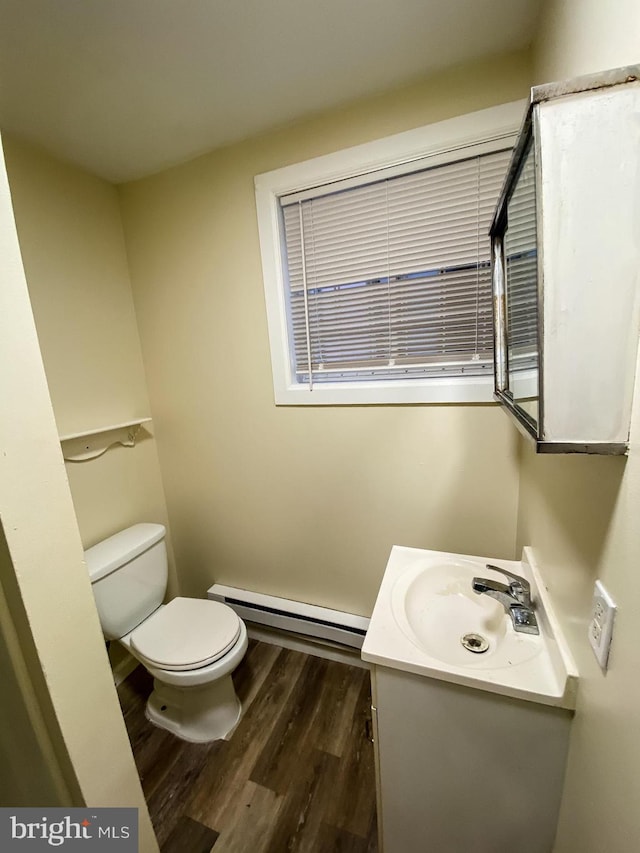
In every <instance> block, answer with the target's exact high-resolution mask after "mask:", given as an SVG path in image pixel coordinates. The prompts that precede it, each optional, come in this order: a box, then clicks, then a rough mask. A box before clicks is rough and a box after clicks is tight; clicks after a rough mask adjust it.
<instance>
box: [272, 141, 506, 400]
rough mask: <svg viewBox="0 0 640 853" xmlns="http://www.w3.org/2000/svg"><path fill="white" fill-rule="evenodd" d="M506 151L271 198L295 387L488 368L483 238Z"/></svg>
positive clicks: (487, 265) (488, 273)
mask: <svg viewBox="0 0 640 853" xmlns="http://www.w3.org/2000/svg"><path fill="white" fill-rule="evenodd" d="M509 155H510V152H509V151H499V152H497V153H492V154H486V155H482V156H477V157H473V158H469V159H464V160H460V161H458V162H454V163H449V164H447V165H444V166H436V167H433V168H431V169H423V170H422V171H416V172H413V173H411V174H405V175H401V176H397V177H391V178H387V179H386V180H381V181H377V182H375V181H374V182H371V183H368V184H366V185H363V186H358V187H351V188H348V189H344V190H342V191H337V192H333V193H330V194H324V195H318V196H317V197H312V198H305V199H303V200H299V201H292V202H289V203H287V200H286V199H283V200H281V208H282V216H283V221H284V234H285V253H286V257H285V266H286V270H287V293H286V296H287V302H288V308H289V334H290V352H291V354H292V362H293V364H292V369H293V372H294V374H295V376H296V380H297V381H298V382H302V383H306V384H308V385H309V386H312V385H313V384H314V383H322V382H340V381H350V382H352V381H357V380H372V379H376V378H384V379H385V380H389V379H407V378H414V377H429V376H458V375H471V376H477V375H485V374H490V373H491V370H492V353H493V323H492V307H491V264H490V244H489V238H488V236H487V231H488V228H489V225H490V222H491V218H492V215H493V211H494V208H495V205H496V202H497V198H498V194H499V192H500V188H501V186H502V182H503V178H504V175H505V172H506V168H507V165H508V161H509ZM324 192H325V193H326V189H325V190H324Z"/></svg>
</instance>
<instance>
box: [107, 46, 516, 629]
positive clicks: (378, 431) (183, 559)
mask: <svg viewBox="0 0 640 853" xmlns="http://www.w3.org/2000/svg"><path fill="white" fill-rule="evenodd" d="M529 83H530V67H529V57H528V55H526V54H514V55H508V56H504V57H500V58H496V59H493V60H491V61H485V62H480V63H475V64H473V65H470V66H465V67H461V68H456V69H453V70H450V71H448V72H447V73H446V74H445V73H443V74H439V75H438V76H437V77H434V78H431V79H430V80H428V81H426V82H422V83H419V84H415V85H413V86H411V87H409V88H407V89H404V90H401V91H399V92H394V93H391V94H388V95H384V96H380V97H376V98H372V99H369V100H366V101H361V102H359V103H357V104H355V105H352V106H351V107H349V108H345V109H341V110H337V111H333V112H331V113H329V114H326V115H323V116H319V117H317V118H315V119H313V120H311V121H306V122H304V123H302V124H297V125H294V126H292V127H289V128H285V129H282V130H280V131H278V132H274V133H270V134H268V135H265V136H262V137H260V138H258V139H254V140H251V141H248V142H245V143H242V144H238V145H234V146H232V147H229V148H227V149H222V150H219V151H217V152H213V153H211V154H209V155H207V156H204V157H201V158H199V159H197V160H194V161H192V162H190V163H187V164H185V165H183V166H180V167H177V168H174V169H171V170H169V171H166V172H163V173H161V174H159V175H157V176H154V177H151V178H149V179H146V180H142V181H139V182H135V183H132V184H128V185H125V186H123V187H121V201H122V210H123V218H124V225H125V234H126V239H127V249H128V254H129V260H130V272H131V277H132V285H133V290H134V299H135V304H136V312H137V317H138V324H139V329H140V334H141V341H142V347H143V353H144V359H145V364H146V369H147V377H148V386H149V393H150V397H151V401H152V405H153V411H154V416H155V423H156V429H157V436H158V443H159V451H160V459H161V464H162V472H163V478H164V483H165V488H166V492H167V497H168V505H169V512H170V516H171V524H172V532H173V536H174V547H175V550H176V559H177V563H178V566H179V571H180V577H181V583H182V586H183V589H184V591H185V592H186V593H187V594H191V595H202V594H203V593H204V591H205V590H206V588H207V587H208V586H209V585H210V584H211V583H212V582H213V581H214V580H217V581H219V582H222V583H228V584H231V585H237V586H240V587H246V588H248V589H253V590H258V591H264V592H268V593H271V594H276V595H282V596H285V597H290V598H295V599H300V600H305V601H311V602H313V603H317V604H323V605H327V606H331V607H335V608H338V609H344V610H347V611H352V612H356V613H362V614H369V613H370V611H371V608H372V605H373V602H374V600H375V596H376V593H377V589H378V585H379V581H380V578H381V574H382V572H383V570H384V566H385V564H386V560H387V557H388V554H389V550H390V548H391V546H392V544H394V543H401V544H404V545H412V546H418V547H429V548H436V549H452V550H455V551H460V552H467V553H479V554H487V555H494V556H502V557H512V556H513V554H514V545H515V517H516V504H517V494H518V478H517V458H516V454H515V445H516V438H515V435H514V433H513V431H512V430H511V427H510V425H509V424H508V423H507V420H506V418H505V416H504V415H503V414H502V413H501V412H499V411H498V410H497V409H496V408H495V407H493V406H476V407H462V406H450V407H447V406H397V407H392V406H387V407H381V406H371V407H323V408H308V407H307V408H292V407H280V408H276V407H275V405H274V403H273V388H272V380H271V369H270V360H269V359H270V356H269V346H268V339H267V323H266V316H265V306H264V296H263V288H262V271H261V266H260V254H259V245H258V232H257V225H256V211H255V197H254V187H253V178H254V175H256V174H258V173H260V172H264V171H267V170H270V169H275V168H277V167H280V166H283V165H285V164H287V163H292V162H297V161H300V160H304V159H307V158H310V157H314V156H316V155H320V154H324V153H327V152H330V151H333V150H338V149H340V148H344V147H347V146H350V145H354V144H358V143H361V142H365V141H367V140H370V139H373V138H376V137H380V136H384V135H388V134H391V133H396V132H399V131H403V130H407V129H409V128H412V127H416V126H420V125H423V124H428V123H430V122H433V121H437V120H440V119H444V118H448V117H451V116H454V115H459V114H463V113H466V112H470V111H473V110H477V109H481V108H484V107H487V106H491V105H493V104H497V103H501V102H507V101H512V100H515V99H518V98H522V97H525V96H526V94H527V88H528V85H529Z"/></svg>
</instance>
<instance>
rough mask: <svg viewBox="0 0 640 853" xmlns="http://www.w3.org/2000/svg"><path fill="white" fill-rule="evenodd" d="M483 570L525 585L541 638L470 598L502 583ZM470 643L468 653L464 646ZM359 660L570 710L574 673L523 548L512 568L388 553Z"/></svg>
mask: <svg viewBox="0 0 640 853" xmlns="http://www.w3.org/2000/svg"><path fill="white" fill-rule="evenodd" d="M487 563H492V564H493V565H495V566H497V567H499V568H501V569H504V570H505V571H507V572H510V573H511V574H515V575H520V576H522V577H524V578H526V579H527V581H528V582H529V583H530V584H531V595H532V601H533V603H534V607H535V611H536V616H537V619H538V627H539V628H540V633H539V634H537V635H536V634H523V633H517V632H516V631H515V629H514V627H513V625H512V623H511V618H510V616H509V615H508V614H507V613H505V611H504V607H503V606H502V605H501V604H500V602H498V601H496V600H495V599H493V598H491V597H489V596H488V595H485V594H477V593H475V592H474V591H473V589H472V586H471V584H472V579H473V578H474V577H475V576H478V577H486V578H491V579H494V580H498V581H500V582H501V583H504V581H505V578H504V575H502V574H501V573H500V572H495V571H492V570H491V569H487V568H486V565H487ZM468 635H471V637H470V639H471V642H468V643H467V646H470V647H471V650H470V648H466V647H465V646H464V645H463V643H462V640H463V638H465V637H468ZM474 649H475V651H474ZM481 649H482V651H480V650H481ZM362 659H363V660H364V661H366V662H367V663H370V664H377V665H379V666H381V667H385V668H390V669H397V670H401V671H403V672H406V673H412V674H413V675H415V676H419V677H426V678H435V679H438V680H440V681H448V682H450V683H453V684H458V685H461V686H465V687H471V688H474V689H480V690H484V691H489V692H491V693H501V694H502V695H504V696H509V697H512V698H517V699H526V700H529V701H533V702H539V703H542V704H545V705H555V706H559V707H562V708H569V709H571V708H575V697H576V691H577V677H578V674H577V669H576V666H575V663H574V662H573V658H572V657H571V652H570V651H569V647H568V645H567V642H566V640H565V638H564V636H563V633H562V630H561V627H560V624H559V622H558V620H557V618H556V616H555V613H554V610H553V605H552V602H551V598H550V596H549V593H548V591H547V589H546V586H545V583H544V581H543V579H542V577H541V575H540V572H539V570H538V567H537V566H536V563H535V560H534V558H533V552H532V550H531V549H530V548H526V547H525V549H524V550H523V556H522V560H521V561H515V560H502V559H497V558H495V557H479V556H475V555H469V554H452V553H447V552H444V551H428V550H426V549H422V548H407V547H403V546H401V545H394V546H393V548H392V549H391V554H390V556H389V561H388V563H387V568H386V570H385V573H384V577H383V578H382V583H381V585H380V589H379V591H378V597H377V599H376V603H375V607H374V609H373V613H372V614H371V620H370V623H369V628H368V630H367V635H366V637H365V639H364V643H363V646H362Z"/></svg>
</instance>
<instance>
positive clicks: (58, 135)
mask: <svg viewBox="0 0 640 853" xmlns="http://www.w3.org/2000/svg"><path fill="white" fill-rule="evenodd" d="M539 5H540V0H0V81H1V82H2V89H1V91H0V126H2V128H3V129H6V130H9V131H13V132H14V133H17V134H20V135H22V136H24V137H26V138H27V139H30V140H32V141H33V142H35V143H37V144H39V145H41V146H43V147H44V148H46V149H47V150H49V151H50V152H51V153H53V154H56V155H57V156H59V157H62V158H64V159H66V160H70V161H71V162H73V163H76V164H77V165H79V166H81V167H83V168H85V169H87V170H88V171H90V172H93V173H95V174H98V175H101V176H102V177H104V178H106V179H107V180H110V181H114V182H121V181H126V180H130V179H133V178H137V177H141V176H143V175H146V174H150V173H152V172H156V171H159V170H160V169H163V168H165V167H166V166H169V165H172V164H175V163H178V162H180V161H183V160H187V159H189V158H191V157H194V156H196V155H198V154H201V153H203V152H205V151H208V150H210V149H212V148H216V147H218V146H221V145H225V144H228V143H230V142H234V141H237V140H239V139H243V138H247V137H249V136H252V135H254V134H257V133H260V132H262V131H264V130H267V129H269V128H271V127H276V126H279V125H283V124H286V123H288V122H291V121H293V120H296V119H299V118H301V117H303V116H305V115H310V114H312V113H316V112H318V111H321V110H324V109H327V108H329V107H333V106H336V105H338V104H344V103H347V102H349V101H351V100H354V99H356V98H359V97H362V96H364V95H368V94H373V93H376V92H381V91H385V90H389V89H392V88H394V87H396V86H400V85H402V84H403V83H405V82H408V81H411V80H414V79H416V78H419V77H421V76H425V75H427V74H429V73H430V72H433V71H435V70H436V69H441V68H446V67H448V66H451V65H454V64H456V63H459V62H464V61H467V60H472V59H475V58H477V57H481V56H485V55H489V54H492V53H498V52H502V51H506V50H512V49H517V48H520V47H524V46H526V45H527V44H529V43H530V42H531V39H532V34H533V31H534V27H535V20H536V15H537V10H538V7H539Z"/></svg>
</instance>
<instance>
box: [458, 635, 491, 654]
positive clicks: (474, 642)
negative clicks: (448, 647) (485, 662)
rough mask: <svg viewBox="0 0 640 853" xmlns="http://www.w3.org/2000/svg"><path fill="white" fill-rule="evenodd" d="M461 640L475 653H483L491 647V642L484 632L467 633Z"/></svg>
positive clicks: (466, 647)
mask: <svg viewBox="0 0 640 853" xmlns="http://www.w3.org/2000/svg"><path fill="white" fill-rule="evenodd" d="M460 642H461V643H462V645H463V646H464V647H465V649H467V650H468V651H470V652H473V653H474V655H481V654H482V653H483V652H486V651H487V649H488V648H489V643H488V641H487V640H485V638H484V637H483V636H482V634H465V635H464V637H461V638H460Z"/></svg>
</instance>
